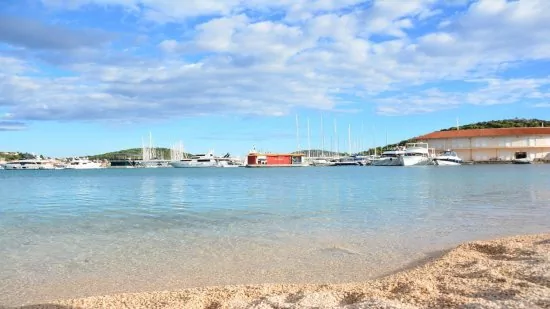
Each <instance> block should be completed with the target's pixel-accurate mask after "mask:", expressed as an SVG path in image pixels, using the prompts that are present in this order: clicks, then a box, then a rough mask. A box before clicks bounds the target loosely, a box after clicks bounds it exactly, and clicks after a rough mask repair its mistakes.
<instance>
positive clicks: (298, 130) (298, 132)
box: [296, 114, 300, 151]
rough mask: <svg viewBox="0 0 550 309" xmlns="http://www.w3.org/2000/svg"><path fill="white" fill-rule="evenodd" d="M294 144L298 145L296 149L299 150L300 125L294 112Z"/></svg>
mask: <svg viewBox="0 0 550 309" xmlns="http://www.w3.org/2000/svg"><path fill="white" fill-rule="evenodd" d="M296 146H297V147H298V149H297V151H300V125H299V122H298V114H296Z"/></svg>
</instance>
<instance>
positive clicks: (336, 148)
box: [334, 119, 340, 156]
mask: <svg viewBox="0 0 550 309" xmlns="http://www.w3.org/2000/svg"><path fill="white" fill-rule="evenodd" d="M334 139H335V141H334V148H335V150H336V153H337V154H338V156H340V151H339V150H340V149H339V148H340V145H338V129H337V128H336V119H334Z"/></svg>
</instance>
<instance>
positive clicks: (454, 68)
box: [0, 0, 550, 156]
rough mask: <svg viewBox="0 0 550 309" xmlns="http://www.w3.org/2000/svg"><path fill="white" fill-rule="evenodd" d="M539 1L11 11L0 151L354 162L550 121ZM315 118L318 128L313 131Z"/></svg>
mask: <svg viewBox="0 0 550 309" xmlns="http://www.w3.org/2000/svg"><path fill="white" fill-rule="evenodd" d="M548 20H550V1H546V0H521V1H506V0H480V1H468V0H452V1H451V0H449V1H435V0H402V1H401V0H399V1H398V0H387V1H383V0H374V1H360V0H332V1H330V0H281V1H268V0H188V1H172V0H17V1H6V2H4V3H3V5H2V7H0V151H2V150H4V151H26V152H34V153H42V154H45V155H49V156H75V155H88V154H96V153H102V152H108V151H114V150H119V149H123V148H130V147H139V146H140V145H141V139H142V138H145V137H147V135H148V134H149V132H151V133H152V134H153V138H154V142H155V145H157V146H170V145H171V144H173V143H175V142H177V141H179V140H181V141H183V144H184V145H185V148H186V150H187V151H189V152H194V153H198V152H204V151H207V150H209V149H214V150H215V151H216V152H217V153H225V152H231V153H233V154H236V155H243V154H245V153H246V152H247V151H248V150H249V149H250V148H251V147H252V146H253V145H255V146H256V147H257V148H260V149H263V150H267V151H294V150H296V148H297V144H298V141H297V138H296V115H298V117H299V132H300V140H299V143H300V145H301V146H302V148H305V147H307V145H308V140H307V120H308V119H309V123H310V136H311V139H310V140H311V146H312V148H318V147H320V145H321V143H322V142H321V140H322V138H321V132H324V137H325V145H326V146H325V148H326V149H327V150H328V149H330V148H331V142H330V141H331V140H332V141H333V145H332V148H336V146H335V145H334V141H335V140H336V137H335V133H334V123H336V124H337V132H338V134H337V135H338V140H339V144H340V145H339V149H340V150H347V149H348V148H349V146H348V145H347V140H348V128H349V126H351V139H352V144H353V150H356V149H357V148H359V146H363V148H368V147H371V146H372V145H373V144H374V143H376V144H378V145H381V144H384V143H385V141H386V134H387V139H388V142H396V141H399V140H403V139H406V138H410V137H413V136H418V135H421V134H425V133H429V132H431V131H434V130H438V129H441V128H447V127H451V126H454V125H455V124H456V119H457V118H458V119H459V123H461V124H466V123H471V122H476V121H486V120H492V119H503V118H514V117H520V118H523V117H524V118H541V119H548V118H549V116H550V23H548ZM321 118H322V119H323V123H324V130H321Z"/></svg>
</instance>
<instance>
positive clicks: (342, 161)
mask: <svg viewBox="0 0 550 309" xmlns="http://www.w3.org/2000/svg"><path fill="white" fill-rule="evenodd" d="M332 165H333V166H358V165H363V164H362V161H361V160H359V159H356V158H355V157H342V158H338V159H335V160H334V161H333V162H332Z"/></svg>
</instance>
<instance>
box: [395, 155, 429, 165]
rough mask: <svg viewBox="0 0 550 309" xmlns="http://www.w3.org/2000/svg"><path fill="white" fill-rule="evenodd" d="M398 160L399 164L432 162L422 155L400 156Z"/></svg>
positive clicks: (425, 163) (427, 163)
mask: <svg viewBox="0 0 550 309" xmlns="http://www.w3.org/2000/svg"><path fill="white" fill-rule="evenodd" d="M398 161H399V165H400V166H425V165H430V164H432V162H431V160H430V158H428V157H424V156H401V157H399V160H398Z"/></svg>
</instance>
